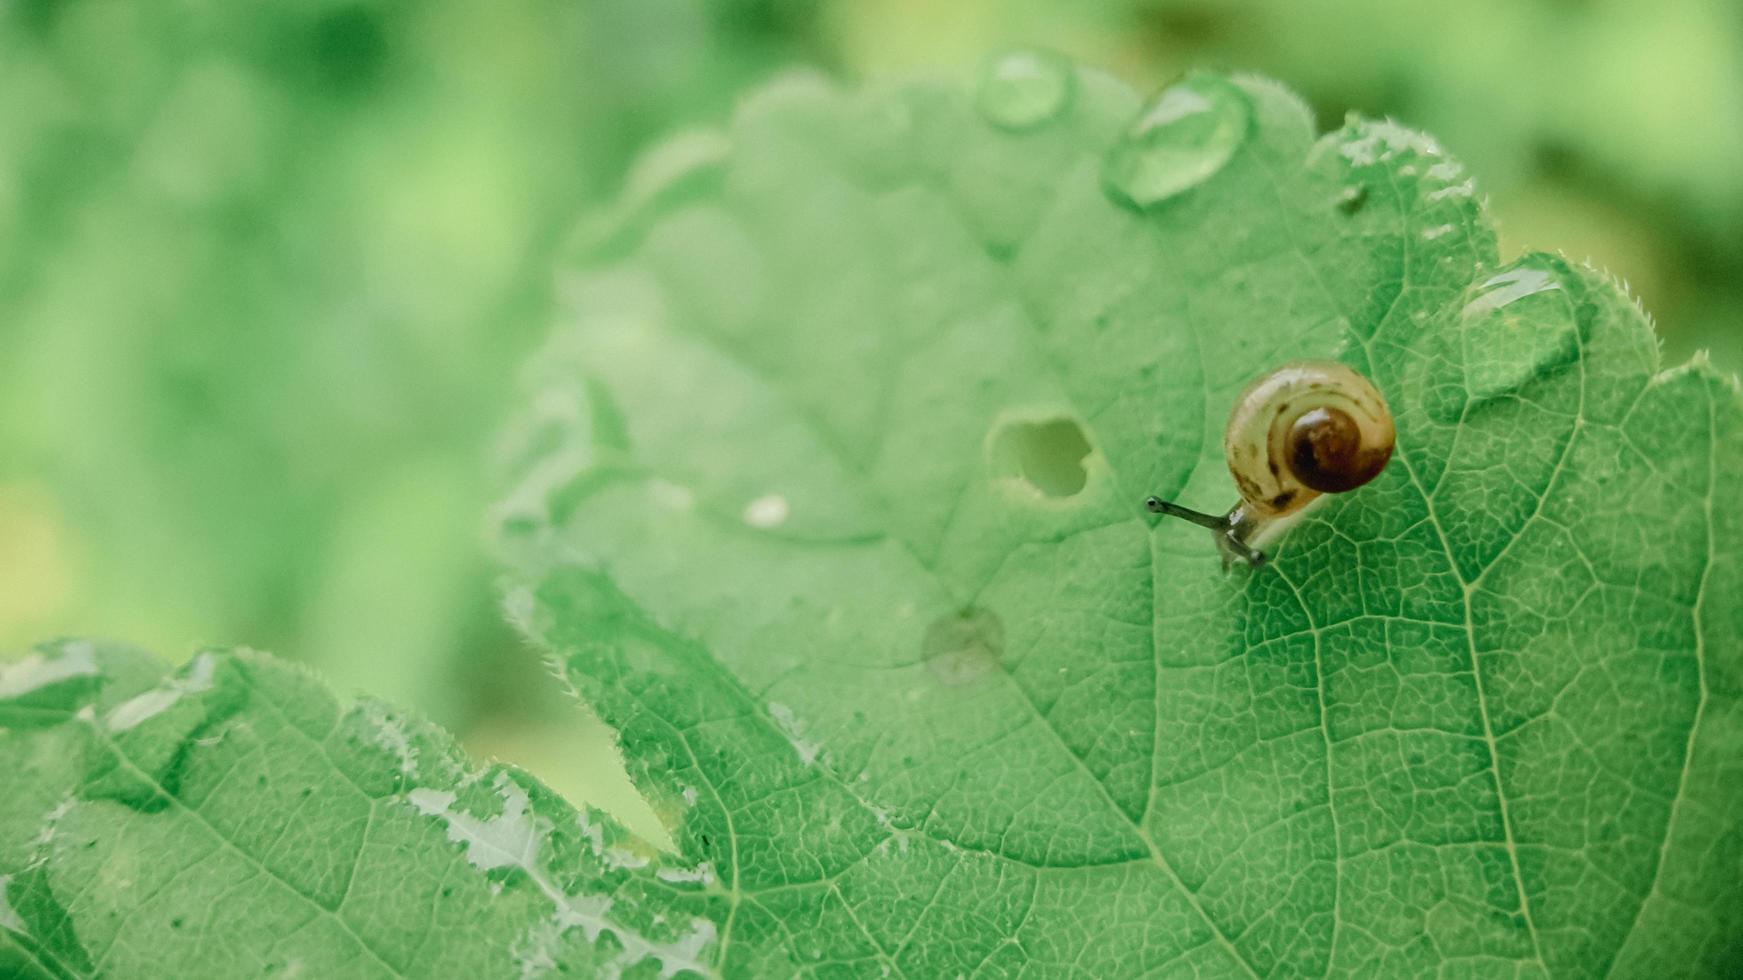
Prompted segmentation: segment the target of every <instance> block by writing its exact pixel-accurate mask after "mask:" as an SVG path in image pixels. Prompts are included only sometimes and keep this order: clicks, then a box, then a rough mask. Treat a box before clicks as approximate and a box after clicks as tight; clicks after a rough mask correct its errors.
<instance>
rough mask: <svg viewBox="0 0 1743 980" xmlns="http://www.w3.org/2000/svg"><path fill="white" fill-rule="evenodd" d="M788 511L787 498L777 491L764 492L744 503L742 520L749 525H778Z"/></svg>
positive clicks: (763, 526) (783, 522)
mask: <svg viewBox="0 0 1743 980" xmlns="http://www.w3.org/2000/svg"><path fill="white" fill-rule="evenodd" d="M789 512H790V510H789V508H788V506H787V498H786V497H783V496H781V495H780V494H778V493H770V494H764V495H763V496H761V497H758V498H757V499H755V500H753V501H751V502H750V503H748V504H745V505H744V522H745V523H746V524H749V525H750V526H751V527H760V528H765V529H766V528H771V527H780V526H781V525H782V524H785V523H786V522H787V515H788V513H789Z"/></svg>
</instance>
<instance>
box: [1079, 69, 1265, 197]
mask: <svg viewBox="0 0 1743 980" xmlns="http://www.w3.org/2000/svg"><path fill="white" fill-rule="evenodd" d="M1252 127H1253V108H1252V104H1251V103H1250V102H1249V101H1248V100H1247V96H1246V94H1245V93H1243V92H1242V91H1241V90H1240V89H1239V88H1236V87H1235V85H1234V83H1233V82H1230V81H1228V80H1226V79H1222V78H1216V77H1213V76H1209V75H1193V76H1191V77H1189V78H1186V79H1185V80H1183V81H1181V82H1178V83H1176V84H1174V85H1170V86H1169V87H1168V88H1165V89H1163V90H1162V91H1161V92H1160V93H1158V94H1157V95H1156V97H1155V98H1154V99H1152V100H1150V102H1149V103H1148V104H1146V105H1145V107H1144V109H1143V111H1141V112H1140V113H1139V114H1138V118H1137V119H1135V120H1133V121H1132V124H1131V125H1130V126H1128V127H1126V131H1125V132H1124V133H1123V134H1122V135H1121V136H1120V140H1119V142H1118V143H1116V144H1115V145H1114V148H1113V149H1112V150H1110V151H1109V152H1108V155H1107V158H1106V159H1105V160H1104V161H1103V163H1102V185H1103V186H1104V187H1105V188H1106V190H1107V192H1108V194H1109V195H1110V196H1112V197H1113V198H1114V199H1115V200H1116V201H1119V202H1121V203H1124V204H1130V205H1133V206H1136V207H1139V208H1150V207H1154V206H1156V205H1158V204H1161V203H1162V202H1164V201H1166V200H1168V199H1169V198H1172V197H1175V196H1176V195H1179V194H1181V193H1183V192H1185V191H1188V190H1191V189H1192V188H1194V187H1197V186H1198V185H1199V184H1202V183H1204V182H1205V181H1207V180H1209V179H1210V178H1211V177H1212V176H1214V175H1215V174H1216V172H1217V171H1219V170H1221V169H1222V168H1223V166H1224V165H1226V164H1227V163H1228V162H1229V159H1230V158H1231V157H1233V156H1234V155H1235V151H1236V150H1237V149H1239V148H1240V146H1241V143H1242V142H1243V141H1245V140H1246V138H1247V134H1248V133H1249V132H1250V131H1251V130H1252Z"/></svg>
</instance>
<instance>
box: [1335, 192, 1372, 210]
mask: <svg viewBox="0 0 1743 980" xmlns="http://www.w3.org/2000/svg"><path fill="white" fill-rule="evenodd" d="M1367 203H1368V185H1367V184H1352V185H1351V186H1349V187H1346V188H1344V189H1343V190H1342V191H1340V192H1339V193H1338V196H1337V206H1338V210H1339V211H1342V212H1343V213H1344V214H1346V215H1348V214H1355V213H1356V212H1357V211H1360V210H1362V208H1363V207H1364V206H1365V205H1366V204H1367Z"/></svg>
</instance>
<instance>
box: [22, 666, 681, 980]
mask: <svg viewBox="0 0 1743 980" xmlns="http://www.w3.org/2000/svg"><path fill="white" fill-rule="evenodd" d="M163 671H164V665H163V664H162V663H161V662H159V661H157V660H155V659H154V658H152V657H149V656H148V655H146V654H143V653H140V652H138V651H136V650H132V649H127V648H121V647H113V646H104V645H98V644H93V643H89V642H84V641H71V642H63V643H59V644H55V645H52V646H49V647H44V648H43V649H41V650H40V651H38V653H37V654H36V655H34V656H33V657H31V658H30V659H27V660H25V661H23V662H21V663H20V664H17V665H14V666H13V667H11V668H9V669H7V671H6V672H5V673H4V674H0V766H4V770H5V772H6V773H7V774H8V778H7V787H8V792H7V793H6V794H5V795H4V796H0V974H4V975H5V976H19V977H94V976H115V977H157V976H178V977H193V976H211V977H220V976H222V977H239V976H285V977H292V976H304V977H430V976H457V977H458V976H466V977H513V976H526V975H538V974H540V973H544V972H549V971H551V970H554V969H558V968H561V969H563V970H565V971H567V972H570V973H577V974H580V975H610V974H615V973H618V972H623V971H636V972H637V974H638V975H640V974H641V973H642V972H647V973H649V974H650V975H651V974H655V973H657V974H658V975H662V976H672V975H675V974H677V973H680V972H689V973H701V974H710V973H712V972H713V971H712V968H711V963H712V956H711V949H712V948H713V947H714V945H715V944H716V929H715V925H714V922H713V920H712V918H711V917H710V916H708V915H707V914H705V909H704V907H703V906H705V905H706V901H707V900H706V898H705V897H703V896H700V895H697V896H679V895H675V894H674V893H673V887H674V886H671V885H668V884H666V881H667V879H669V878H673V877H677V878H679V879H682V880H685V881H689V880H693V879H696V880H705V879H706V878H707V871H706V868H705V867H704V868H700V869H698V868H696V867H693V866H690V865H674V864H673V863H672V862H671V856H670V855H661V854H659V853H657V852H654V851H653V850H651V849H650V848H649V847H648V846H647V845H645V844H642V843H640V842H639V841H637V840H636V839H634V838H632V837H630V836H629V835H627V834H626V833H624V832H623V831H621V830H619V829H618V828H617V827H616V826H615V825H614V824H612V823H611V822H610V821H609V820H608V819H606V818H605V817H603V816H601V815H600V814H597V813H593V812H587V811H582V812H577V811H575V810H574V809H573V808H571V807H569V806H568V805H567V804H566V803H564V802H563V801H562V800H560V799H558V798H556V797H555V796H554V795H553V794H551V793H550V792H549V791H548V790H546V789H545V788H544V787H543V786H541V785H540V784H539V783H537V782H536V781H535V780H533V779H532V778H530V777H529V776H527V775H526V774H525V773H522V772H520V771H518V770H515V769H513V768H510V767H507V766H499V765H493V766H487V767H479V766H474V765H472V764H470V763H468V762H467V761H466V760H465V759H464V758H463V757H462V756H461V755H460V753H459V752H458V750H457V749H456V748H455V746H454V744H453V742H452V740H451V739H450V738H449V737H448V736H447V735H445V734H444V733H442V732H440V731H439V730H436V729H434V728H433V727H432V726H429V725H427V724H424V723H421V722H418V721H416V720H413V719H409V718H407V717H405V716H404V715H402V714H399V713H397V712H395V711H393V710H392V709H389V708H387V707H385V706H383V705H381V704H380V703H378V702H374V701H368V700H364V701H359V702H356V703H353V704H348V705H346V704H340V703H339V702H338V701H336V700H335V699H334V698H333V697H332V695H330V694H328V693H327V692H326V691H325V690H324V689H323V688H322V687H321V686H320V685H319V684H318V683H317V682H315V681H314V680H313V679H311V678H310V677H309V676H308V675H307V674H306V673H304V672H303V671H302V670H301V669H299V668H296V667H293V666H290V665H287V664H285V663H282V662H280V661H276V660H273V659H271V658H269V657H266V656H263V655H261V654H256V653H250V652H246V651H238V652H220V651H208V652H205V653H201V654H200V655H198V656H196V657H195V658H194V659H193V660H192V661H190V662H189V663H188V664H187V665H186V666H185V667H183V668H181V669H180V670H178V671H176V672H175V673H173V674H171V675H169V676H167V677H164V676H163ZM686 887H689V886H686ZM686 906H689V907H691V908H690V911H685V907H686Z"/></svg>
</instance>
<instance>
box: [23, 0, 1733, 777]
mask: <svg viewBox="0 0 1743 980" xmlns="http://www.w3.org/2000/svg"><path fill="white" fill-rule="evenodd" d="M1740 36H1743V17H1740V16H1739V15H1738V13H1737V10H1736V8H1735V6H1734V5H1732V4H1729V3H1727V2H1724V0H1666V2H1663V3H1655V4H1650V5H1647V4H1637V3H1628V2H1624V0H1589V2H1583V3H1574V2H1569V0H1515V2H1506V0H1472V2H1466V3H1462V4H1458V5H1447V4H1393V3H1385V2H1382V0H1339V2H1327V3H1312V4H1301V3H1292V2H1288V0H1248V2H1236V0H1082V2H1044V0H953V2H950V3H939V2H932V0H586V2H577V0H570V2H549V0H503V2H492V3H489V4H478V3H464V2H461V0H437V2H430V3H421V4H412V3H404V2H395V0H358V2H347V3H333V2H317V3H310V4H300V5H290V6H286V5H270V4H261V3H249V2H241V3H234V2H233V3H222V2H217V0H188V2H179V3H172V2H167V0H147V2H142V3H130V4H114V3H104V4H93V3H74V2H57V0H20V2H17V3H13V4H10V5H6V6H4V7H3V8H0V133H3V134H4V138H0V647H4V648H6V649H9V650H17V649H19V648H21V647H22V645H23V644H24V643H25V642H27V641H29V640H34V639H38V638H41V637H42V636H45V635H51V634H55V633H71V632H78V633H87V634H88V633H106V634H111V635H120V636H126V637H129V638H131V639H134V640H138V641H140V642H143V643H146V644H148V645H151V646H154V647H157V648H159V649H163V650H166V651H170V652H177V651H181V652H186V651H190V650H192V649H193V648H194V647H195V646H196V645H198V644H203V643H237V642H247V643H251V644H255V645H258V646H265V647H270V648H272V649H275V650H278V651H282V652H284V653H286V654H289V655H293V656H297V655H301V656H303V657H305V658H306V659H309V660H311V661H313V662H314V663H315V665H316V666H317V667H319V669H321V670H322V672H323V673H324V674H326V675H327V676H328V677H329V678H331V679H332V680H333V682H334V686H335V687H337V688H338V689H340V690H348V689H353V688H362V689H366V690H369V691H371V692H372V693H375V694H378V695H380V696H382V697H385V698H388V699H391V700H394V701H396V702H399V703H404V704H410V705H416V706H418V707H420V708H422V709H423V710H424V711H426V712H427V713H430V714H432V715H433V716H435V717H436V718H438V719H439V720H441V721H444V722H446V723H448V724H451V725H454V726H455V727H456V728H458V729H459V730H461V731H463V732H469V733H470V738H471V740H472V742H473V745H474V747H475V748H482V749H483V750H485V751H497V752H501V753H503V754H506V755H509V756H512V757H516V758H522V759H531V758H533V757H535V756H539V755H541V754H542V753H544V752H546V751H547V746H548V745H549V744H550V742H551V740H549V739H546V738H544V737H543V736H541V734H540V732H541V731H542V730H543V729H541V727H540V726H541V725H542V724H546V722H544V721H541V719H549V722H548V723H549V724H550V725H554V726H557V728H556V730H559V731H563V732H565V733H572V730H573V729H572V725H573V723H572V720H569V719H567V718H563V717H561V715H560V714H557V713H559V712H561V711H562V710H563V709H562V706H561V703H560V702H558V701H556V700H554V699H548V700H543V701H540V700H539V699H540V698H541V697H547V695H546V694H545V689H546V688H548V687H549V685H548V684H545V683H544V682H543V681H542V679H541V678H540V677H539V676H537V671H536V669H532V664H531V659H530V657H529V655H527V654H526V653H525V652H524V651H522V649H521V648H520V647H519V645H518V644H517V643H516V642H515V641H514V640H513V639H511V638H509V637H508V635H507V633H506V631H505V630H504V629H503V628H502V627H501V626H500V623H499V621H500V617H499V615H498V614H497V611H496V610H495V609H494V608H493V606H492V603H491V599H490V598H489V596H490V592H491V590H490V587H489V581H488V579H489V572H488V564H487V562H486V561H485V559H484V558H483V557H482V555H481V549H480V547H479V545H478V528H479V523H480V519H479V518H480V514H481V512H482V510H483V501H484V500H485V499H486V497H487V495H486V493H485V490H484V487H483V486H482V480H481V477H480V474H481V473H483V472H484V469H485V467H484V465H483V463H482V459H483V457H484V455H485V448H486V444H487V442H488V438H489V434H490V433H491V432H492V431H493V430H494V428H495V426H496V423H497V420H498V417H499V415H498V410H499V405H500V404H501V401H502V393H503V392H504V391H505V388H506V383H507V381H508V380H509V376H510V375H511V373H512V371H513V367H514V365H515V364H516V363H518V362H519V360H520V359H521V357H522V355H523V354H524V353H525V352H526V350H527V348H528V347H529V346H530V345H531V343H532V342H533V341H534V340H536V338H538V337H539V336H541V335H542V334H543V333H544V331H545V328H546V326H547V317H548V313H547V302H546V283H547V281H548V273H549V270H550V268H551V265H552V263H553V259H554V256H555V255H556V254H557V253H558V247H559V244H560V243H561V242H563V241H564V240H565V237H566V236H567V234H568V232H569V229H570V228H571V227H572V226H573V223H574V221H575V219H576V216H577V215H578V214H581V213H583V212H586V211H588V210H589V209H592V208H594V207H598V206H602V205H603V204H604V202H607V201H608V200H610V198H611V196H612V195H614V194H615V193H616V188H617V184H618V182H619V175H620V174H621V173H622V172H623V171H624V169H625V167H626V166H627V165H628V163H629V161H630V160H631V159H633V158H634V156H635V154H636V153H637V152H638V150H639V149H640V148H641V147H643V146H645V145H646V144H647V143H648V142H649V141H650V140H652V139H653V138H655V137H656V136H658V135H660V134H661V133H664V132H666V131H668V130H669V129H671V128H672V127H674V126H678V125H683V124H687V123H692V122H698V121H707V120H712V119H716V118H718V117H719V116H720V115H721V114H722V113H723V111H724V109H725V108H726V107H727V106H728V105H730V104H731V103H732V101H733V100H734V98H735V97H736V95H737V93H738V92H740V91H742V90H743V88H744V87H745V85H746V84H747V83H749V82H751V81H754V80H756V79H760V78H762V77H764V76H766V75H768V74H770V73H772V72H773V71H774V70H776V68H777V67H779V66H781V65H785V64H788V63H793V62H809V63H812V64H816V65H819V66H821V67H823V68H824V69H826V70H829V71H833V72H837V73H840V74H844V75H849V76H853V75H881V74H886V73H891V72H894V71H897V70H904V71H905V70H908V69H912V68H915V67H934V68H939V69H942V70H945V71H973V70H976V69H977V66H978V64H979V63H980V62H982V61H983V60H984V58H985V57H986V55H987V53H988V51H989V50H990V49H992V48H994V47H997V46H1000V45H1003V44H1007V43H1013V42H1027V43H1040V44H1044V45H1048V46H1051V47H1054V48H1058V49H1061V50H1064V51H1067V52H1070V53H1072V54H1075V55H1077V56H1078V57H1080V58H1082V59H1083V60H1086V61H1089V62H1092V63H1098V64H1103V65H1107V66H1109V67H1111V68H1113V69H1114V70H1115V71H1116V72H1117V73H1118V74H1120V75H1122V76H1124V77H1126V78H1127V79H1129V80H1131V81H1133V82H1134V83H1135V84H1137V85H1139V86H1140V87H1145V86H1153V85H1156V84H1159V83H1161V82H1163V81H1165V80H1166V79H1168V78H1170V77H1173V76H1175V75H1177V74H1179V73H1180V72H1181V71H1183V70H1185V69H1187V68H1188V67H1191V66H1193V65H1196V64H1209V65H1212V66H1220V67H1227V68H1232V69H1237V70H1255V71H1261V72H1265V73H1268V74H1272V75H1275V76H1278V77H1281V78H1284V79H1287V80H1289V81H1290V82H1291V83H1292V84H1293V85H1294V86H1295V87H1297V88H1298V89H1300V90H1301V91H1303V92H1304V94H1306V95H1307V97H1308V98H1309V100H1310V102H1311V103H1312V104H1313V106H1314V109H1315V111H1316V112H1317V113H1318V115H1319V117H1320V122H1321V124H1322V125H1325V126H1331V125H1335V124H1336V123H1337V122H1339V121H1340V120H1341V119H1342V117H1343V114H1344V113H1345V112H1346V111H1347V110H1351V109H1354V110H1359V111H1362V112H1365V113H1367V114H1369V115H1388V114H1389V115H1392V116H1395V117H1397V118H1399V119H1400V120H1402V121H1404V122H1407V123H1409V124H1411V125H1413V126H1420V127H1422V128H1425V129H1428V130H1430V131H1433V132H1435V133H1437V134H1438V135H1440V136H1442V137H1443V138H1444V140H1445V142H1446V143H1447V145H1448V146H1449V147H1450V148H1451V149H1452V150H1453V151H1454V152H1455V153H1457V154H1458V155H1460V156H1461V157H1463V158H1464V159H1465V160H1466V161H1468V162H1469V163H1470V164H1471V165H1472V168H1473V169H1474V170H1475V171H1476V172H1479V173H1481V174H1483V175H1484V178H1485V179H1484V186H1485V188H1486V189H1487V190H1488V191H1489V192H1490V193H1491V194H1492V195H1493V213H1494V216H1495V218H1496V219H1497V222H1498V224H1499V226H1500V228H1501V232H1502V235H1503V243H1504V246H1505V247H1506V249H1507V250H1508V251H1509V252H1512V251H1517V250H1519V249H1521V248H1524V247H1533V248H1560V249H1562V250H1565V251H1566V252H1568V253H1569V254H1570V255H1572V256H1573V257H1575V258H1582V257H1586V256H1590V257H1591V258H1592V259H1593V260H1594V261H1595V262H1597V263H1598V264H1599V265H1602V266H1605V267H1608V268H1610V269H1611V270H1613V271H1615V272H1616V273H1617V274H1618V275H1620V276H1623V277H1624V278H1627V279H1628V280H1630V281H1631V282H1632V283H1633V285H1634V286H1635V288H1636V289H1637V291H1638V292H1639V293H1640V294H1641V296H1642V298H1643V299H1644V301H1645V303H1646V305H1647V307H1648V308H1649V309H1651V310H1652V311H1653V312H1654V313H1655V314H1656V315H1657V317H1658V320H1659V326H1660V329H1661V331H1662V333H1663V334H1664V337H1665V342H1666V346H1667V348H1668V351H1667V353H1668V354H1669V355H1670V356H1671V357H1672V358H1673V359H1677V360H1680V359H1681V357H1682V356H1683V355H1684V354H1686V353H1687V352H1689V351H1691V350H1693V349H1694V348H1696V347H1699V346H1703V345H1707V346H1713V347H1714V348H1715V353H1716V360H1717V361H1718V363H1719V364H1720V365H1721V366H1722V367H1727V368H1735V367H1736V366H1738V365H1739V364H1743V338H1740V336H1739V324H1740V323H1743V254H1740V253H1743V250H1740V249H1739V248H1738V246H1737V243H1738V242H1740V241H1743V182H1740V181H1738V180H1736V179H1735V176H1734V173H1735V170H1736V166H1735V161H1736V160H1737V159H1739V158H1740V157H1743V145H1740V143H1743V126H1740V125H1739V122H1740V121H1743V38H1740ZM571 737H572V736H571V735H566V736H565V738H566V739H568V738H571ZM547 775H548V776H549V778H550V779H551V781H552V782H553V783H555V784H556V785H558V786H559V788H563V789H571V790H572V789H573V786H572V785H570V784H566V782H565V780H564V779H563V778H562V777H561V776H560V775H558V774H555V773H551V772H549V771H548V769H547Z"/></svg>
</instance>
